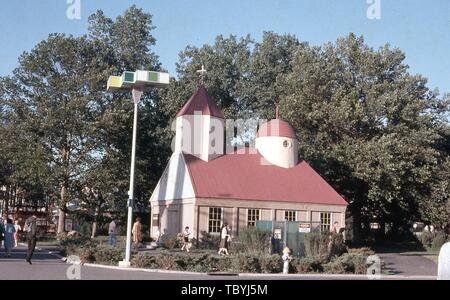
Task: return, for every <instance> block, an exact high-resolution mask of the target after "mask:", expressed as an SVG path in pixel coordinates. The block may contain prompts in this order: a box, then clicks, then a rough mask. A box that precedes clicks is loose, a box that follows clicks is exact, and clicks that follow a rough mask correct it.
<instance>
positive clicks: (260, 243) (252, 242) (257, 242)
mask: <svg viewBox="0 0 450 300" xmlns="http://www.w3.org/2000/svg"><path fill="white" fill-rule="evenodd" d="M271 235H272V233H271V232H270V231H267V230H261V229H259V228H256V227H249V228H247V229H245V230H243V231H241V232H240V233H239V242H240V243H241V246H242V249H243V252H244V253H246V254H251V255H261V254H263V253H268V254H269V253H270V251H271V248H272V247H271V242H270V239H271Z"/></svg>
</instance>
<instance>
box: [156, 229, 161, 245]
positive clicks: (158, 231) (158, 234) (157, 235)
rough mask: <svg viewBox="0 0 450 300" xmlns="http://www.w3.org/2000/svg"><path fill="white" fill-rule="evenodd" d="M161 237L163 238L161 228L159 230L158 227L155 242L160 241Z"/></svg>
mask: <svg viewBox="0 0 450 300" xmlns="http://www.w3.org/2000/svg"><path fill="white" fill-rule="evenodd" d="M160 239H161V230H159V228H158V229H156V232H155V242H157V243H159V241H160Z"/></svg>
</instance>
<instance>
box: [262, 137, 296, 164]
mask: <svg viewBox="0 0 450 300" xmlns="http://www.w3.org/2000/svg"><path fill="white" fill-rule="evenodd" d="M285 141H288V143H289V144H290V147H285V146H284V145H283V144H284V142H285ZM255 146H256V149H257V150H258V152H259V153H260V154H261V155H262V156H263V157H264V158H265V159H266V160H267V162H268V163H271V164H274V165H276V166H279V167H282V168H292V167H294V166H296V165H297V163H298V141H297V140H296V139H292V138H287V137H280V136H264V137H258V138H257V139H256V144H255Z"/></svg>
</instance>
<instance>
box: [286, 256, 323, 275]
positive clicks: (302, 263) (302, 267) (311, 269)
mask: <svg viewBox="0 0 450 300" xmlns="http://www.w3.org/2000/svg"><path fill="white" fill-rule="evenodd" d="M291 265H292V267H293V269H294V271H295V272H296V273H300V274H306V273H317V272H322V271H323V267H322V261H321V260H319V259H317V258H313V257H303V258H297V259H293V260H292V261H291Z"/></svg>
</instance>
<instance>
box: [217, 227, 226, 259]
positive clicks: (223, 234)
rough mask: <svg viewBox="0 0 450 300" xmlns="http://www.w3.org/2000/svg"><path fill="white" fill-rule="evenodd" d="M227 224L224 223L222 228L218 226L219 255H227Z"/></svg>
mask: <svg viewBox="0 0 450 300" xmlns="http://www.w3.org/2000/svg"><path fill="white" fill-rule="evenodd" d="M228 237H229V234H228V224H227V223H224V224H223V225H222V228H220V244H219V252H217V253H218V254H219V255H222V254H224V255H228V249H227V248H228Z"/></svg>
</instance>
